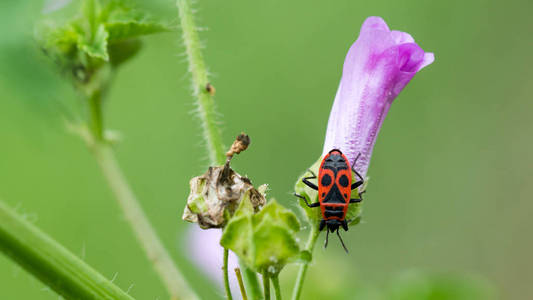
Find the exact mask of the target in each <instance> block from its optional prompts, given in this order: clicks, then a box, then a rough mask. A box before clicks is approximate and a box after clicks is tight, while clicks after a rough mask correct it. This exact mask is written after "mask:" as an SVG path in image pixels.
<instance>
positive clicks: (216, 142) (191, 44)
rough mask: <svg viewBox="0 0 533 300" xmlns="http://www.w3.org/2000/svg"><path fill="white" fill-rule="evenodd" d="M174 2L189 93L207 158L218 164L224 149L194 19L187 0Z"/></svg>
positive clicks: (223, 158) (220, 162) (222, 160)
mask: <svg viewBox="0 0 533 300" xmlns="http://www.w3.org/2000/svg"><path fill="white" fill-rule="evenodd" d="M177 6H178V10H179V16H180V21H181V22H180V23H181V29H182V31H183V42H184V44H185V50H186V53H187V59H188V61H189V71H190V72H191V75H192V85H193V95H194V97H195V98H196V100H197V104H198V110H199V115H200V120H201V122H202V127H203V131H204V137H205V139H206V142H207V149H208V154H209V160H210V162H211V164H214V165H222V164H223V163H224V160H225V151H224V147H223V143H222V137H221V135H220V131H219V128H218V125H217V123H216V113H215V102H214V100H213V96H212V95H211V93H210V92H209V91H208V90H207V88H206V87H207V84H208V83H209V79H208V72H207V67H206V65H205V61H204V58H203V56H202V51H201V44H200V37H199V36H198V30H197V27H196V24H195V22H194V16H193V12H192V10H191V5H190V1H189V0H178V1H177Z"/></svg>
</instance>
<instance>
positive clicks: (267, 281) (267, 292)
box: [263, 271, 270, 300]
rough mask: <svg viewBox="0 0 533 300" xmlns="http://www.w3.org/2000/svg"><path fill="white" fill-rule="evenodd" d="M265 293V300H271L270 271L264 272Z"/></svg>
mask: <svg viewBox="0 0 533 300" xmlns="http://www.w3.org/2000/svg"><path fill="white" fill-rule="evenodd" d="M263 292H264V293H265V300H270V278H269V277H268V271H264V272H263Z"/></svg>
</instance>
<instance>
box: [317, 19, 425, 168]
mask: <svg viewBox="0 0 533 300" xmlns="http://www.w3.org/2000/svg"><path fill="white" fill-rule="evenodd" d="M433 61H434V56H433V53H428V52H424V50H422V48H420V47H419V46H418V45H417V44H416V43H415V41H414V39H413V37H411V35H409V34H408V33H405V32H401V31H395V30H392V31H391V30H390V29H389V27H388V26H387V24H386V23H385V21H384V20H383V19H382V18H380V17H369V18H367V19H366V20H365V22H364V23H363V26H362V27H361V32H360V34H359V37H358V39H357V40H356V41H355V43H354V44H353V45H352V46H351V47H350V50H349V51H348V54H347V55H346V59H345V61H344V68H343V72H342V78H341V82H340V84H339V88H338V90H337V94H336V96H335V102H334V103H333V107H332V109H331V113H330V116H329V122H328V127H327V131H326V140H325V142H324V151H323V154H322V155H325V154H327V153H328V152H329V151H330V150H332V149H339V150H341V151H342V152H343V153H344V154H345V155H346V157H347V158H348V160H349V161H350V164H351V165H354V162H355V166H354V168H355V170H357V171H358V172H359V173H360V174H361V176H363V177H366V173H367V170H368V165H369V163H370V157H371V155H372V148H373V147H374V143H375V142H376V138H377V135H378V132H379V129H380V128H381V124H382V123H383V120H384V119H385V116H386V115H387V112H388V111H389V108H390V106H391V104H392V102H393V101H394V99H395V98H396V96H398V94H399V93H400V92H401V91H402V89H403V88H404V87H405V86H406V85H407V83H409V81H410V80H411V78H413V76H414V75H415V74H416V73H417V72H418V71H419V70H421V69H422V68H423V67H425V66H427V65H429V64H431V63H432V62H433ZM358 156H359V157H358ZM357 157H358V158H357ZM356 158H357V161H355V160H356Z"/></svg>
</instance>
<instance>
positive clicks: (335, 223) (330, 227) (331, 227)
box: [319, 219, 348, 253]
mask: <svg viewBox="0 0 533 300" xmlns="http://www.w3.org/2000/svg"><path fill="white" fill-rule="evenodd" d="M340 226H342V228H344V230H348V224H347V223H346V220H342V221H341V220H336V219H331V220H322V221H320V226H319V229H320V230H322V229H324V227H327V228H326V243H325V244H324V248H326V247H327V246H328V240H329V233H330V232H337V236H338V237H339V240H340V242H341V245H342V248H344V251H346V253H348V249H347V248H346V245H344V241H343V240H342V238H341V235H340V234H339V227H340Z"/></svg>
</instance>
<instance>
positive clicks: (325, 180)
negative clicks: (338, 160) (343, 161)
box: [320, 174, 331, 186]
mask: <svg viewBox="0 0 533 300" xmlns="http://www.w3.org/2000/svg"><path fill="white" fill-rule="evenodd" d="M320 183H321V184H322V185H323V186H328V185H330V184H331V176H329V175H328V174H325V175H324V176H322V180H320Z"/></svg>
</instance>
